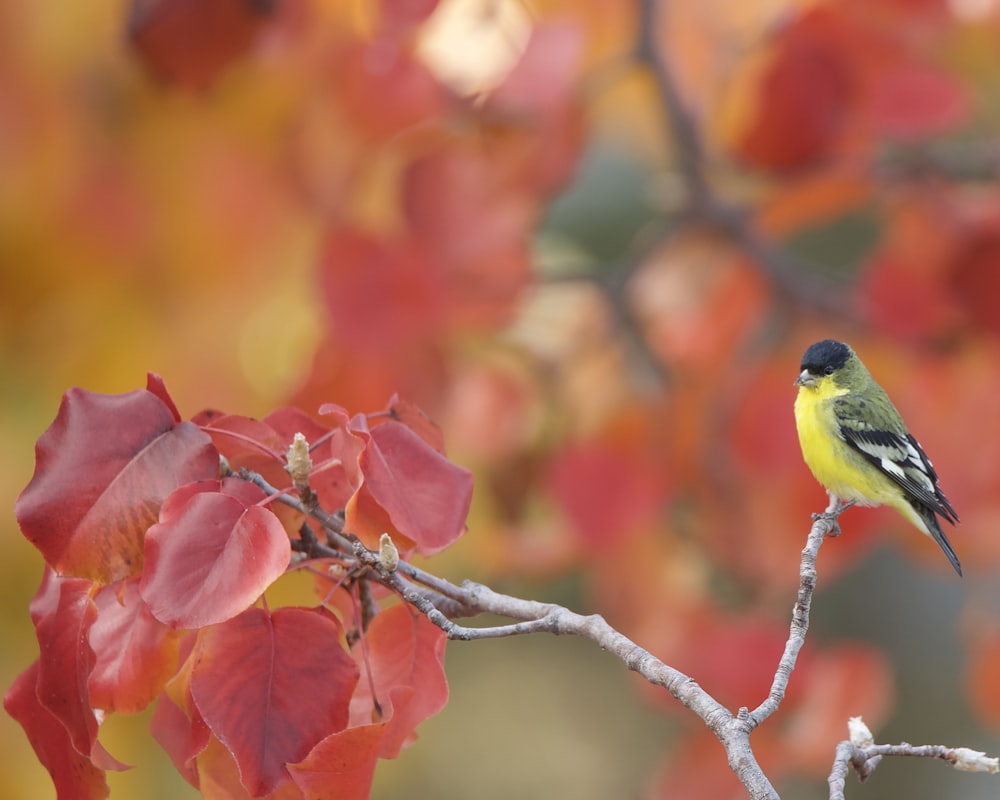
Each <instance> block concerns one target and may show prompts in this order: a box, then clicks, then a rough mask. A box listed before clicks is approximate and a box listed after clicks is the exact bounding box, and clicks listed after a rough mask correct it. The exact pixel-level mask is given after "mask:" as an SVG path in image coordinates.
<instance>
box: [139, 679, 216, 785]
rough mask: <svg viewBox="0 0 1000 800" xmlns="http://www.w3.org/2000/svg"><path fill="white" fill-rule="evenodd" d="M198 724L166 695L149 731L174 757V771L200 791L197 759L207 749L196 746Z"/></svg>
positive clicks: (157, 704)
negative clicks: (196, 726) (194, 726)
mask: <svg viewBox="0 0 1000 800" xmlns="http://www.w3.org/2000/svg"><path fill="white" fill-rule="evenodd" d="M199 722H200V724H201V726H202V728H204V730H205V732H206V733H207V732H208V729H207V728H206V727H205V724H204V722H201V721H200V718H199ZM193 725H194V723H193V722H192V720H190V719H188V717H187V715H186V714H185V713H184V711H183V710H182V709H181V708H180V706H178V705H177V704H176V703H174V701H173V700H171V699H170V698H169V697H168V696H167V695H166V694H162V695H160V698H159V700H158V701H157V703H156V709H155V710H154V711H153V718H152V720H151V721H150V723H149V731H150V733H152V734H153V738H154V739H156V741H157V742H159V744H160V747H162V748H163V749H164V751H166V753H167V755H168V756H170V760H171V761H173V762H174V767H175V768H176V769H177V771H178V772H179V773H180V774H181V777H183V778H184V780H186V781H187V782H188V783H190V784H191V785H192V786H194V787H195V788H196V789H197V788H198V770H197V769H196V768H195V767H194V765H193V764H192V761H193V760H194V758H195V757H196V756H197V755H198V753H200V752H201V751H202V750H203V749H204V745H202V746H201V748H198V747H196V746H195V744H194V741H195V734H194V732H193V730H192V728H193Z"/></svg>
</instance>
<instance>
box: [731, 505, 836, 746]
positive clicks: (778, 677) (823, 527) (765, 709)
mask: <svg viewBox="0 0 1000 800" xmlns="http://www.w3.org/2000/svg"><path fill="white" fill-rule="evenodd" d="M841 510H842V509H841V507H840V504H839V503H838V501H837V500H836V499H834V498H833V497H831V498H830V505H828V506H827V507H826V510H825V511H824V512H823V513H822V514H816V515H814V519H813V524H812V528H811V529H810V530H809V538H808V539H807V540H806V546H805V547H804V548H803V549H802V560H801V562H800V564H799V591H798V594H797V595H796V598H795V605H794V606H793V607H792V624H791V628H790V630H789V632H788V641H787V642H785V651H784V652H783V653H782V654H781V660H780V661H779V662H778V669H777V671H776V672H775V673H774V681H773V682H772V683H771V690H770V691H769V692H768V693H767V699H766V700H764V702H762V703H761V704H760V705H759V706H757V708H755V709H754V710H753V711H752V712H751V713H750V714H749V719H750V721H751V723H752V724H753V727H755V728H756V727H757V726H758V725H760V723H762V722H763V721H764V720H765V719H767V718H768V717H769V716H771V714H773V713H774V712H775V711H777V710H778V706H780V705H781V701H782V700H783V699H784V698H785V690H786V689H787V688H788V680H789V678H791V676H792V670H794V669H795V662H796V660H797V659H798V657H799V651H800V650H801V649H802V645H804V644H805V641H806V631H808V630H809V609H810V607H811V605H812V596H813V592H814V591H815V590H816V556H817V555H819V548H820V545H822V544H823V540H824V539H825V538H826V537H827V536H829V535H831V534H834V533H835V532H839V529H838V528H837V517H838V516H839V513H840V511H841Z"/></svg>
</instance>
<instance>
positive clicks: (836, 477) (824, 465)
mask: <svg viewBox="0 0 1000 800" xmlns="http://www.w3.org/2000/svg"><path fill="white" fill-rule="evenodd" d="M847 392H848V390H847V389H845V388H843V387H840V386H837V384H836V383H835V382H834V381H833V379H832V378H823V379H821V380H820V381H819V383H818V384H817V385H816V386H814V387H812V386H800V387H799V393H798V396H797V397H796V398H795V426H796V428H797V429H798V433H799V444H800V445H801V447H802V457H803V458H804V459H805V462H806V464H807V465H808V466H809V469H810V470H811V471H812V474H813V475H814V476H815V477H816V480H817V481H819V482H820V483H821V484H823V486H824V487H826V489H827V490H829V491H830V492H832V493H833V494H835V495H836V496H837V497H839V498H841V499H842V500H854V501H855V502H856V503H858V504H860V505H879V504H881V503H890V504H894V503H893V501H894V500H895V499H896V495H898V494H900V493H899V491H898V490H897V489H895V487H893V485H892V484H891V482H890V481H889V480H888V479H887V478H885V477H884V476H883V475H882V474H881V473H879V471H878V470H877V469H875V468H874V467H873V466H871V465H870V464H868V463H867V462H866V461H865V460H864V458H862V457H861V456H860V455H858V454H857V453H855V452H854V451H853V450H852V449H851V447H850V445H848V444H847V442H845V441H844V440H843V438H841V436H840V431H839V427H840V426H839V424H838V422H837V416H836V413H835V410H834V405H833V400H834V399H835V398H837V397H841V396H843V395H845V394H847Z"/></svg>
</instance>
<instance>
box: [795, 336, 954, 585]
mask: <svg viewBox="0 0 1000 800" xmlns="http://www.w3.org/2000/svg"><path fill="white" fill-rule="evenodd" d="M800 369H801V370H802V371H801V372H800V373H799V377H798V378H796V380H795V385H796V386H798V387H799V393H798V396H797V397H796V398H795V425H796V427H797V428H798V432H799V444H800V445H801V447H802V457H803V458H804V459H805V462H806V464H808V465H809V469H810V470H812V473H813V475H814V476H816V480H818V481H819V482H820V483H821V484H823V486H824V487H825V488H826V490H827V492H828V493H829V494H830V496H831V498H832V499H833V500H834V501H836V511H835V512H834V513H836V514H839V513H840V512H841V511H843V510H844V509H846V508H849V507H850V506H852V505H855V504H857V505H861V506H879V505H887V506H891V507H892V508H894V509H896V511H898V512H899V513H900V514H902V515H903V516H904V517H905V518H906V519H907V520H909V521H910V522H912V523H913V524H914V525H915V526H916V527H917V528H918V529H919V530H920V531H922V532H923V533H925V534H927V535H928V536H930V537H931V538H932V539H933V540H934V541H935V542H937V543H938V545H940V547H941V549H942V550H943V551H944V554H945V555H946V556H948V560H949V561H950V562H951V565H952V566H953V567H954V568H955V572H957V573H958V574H959V575H961V574H962V565H961V564H959V562H958V556H956V555H955V550H954V549H953V548H952V546H951V542H949V541H948V537H946V536H945V535H944V532H943V531H942V530H941V525H940V524H939V523H938V519H937V517H938V515H940V516H941V517H943V518H944V519H946V520H948V522H950V523H951V524H953V525H954V524H955V523H956V522H958V514H956V513H955V509H954V508H952V507H951V503H949V502H948V498H947V497H945V496H944V492H942V491H941V488H940V487H939V486H938V477H937V473H936V472H935V471H934V466H933V465H932V464H931V460H930V459H929V458H928V457H927V455H926V453H924V451H923V448H922V447H921V446H920V445H919V443H918V442H917V440H916V439H914V438H913V436H912V435H911V434H910V432H909V431H908V430H907V428H906V424H905V423H904V422H903V418H902V417H901V416H900V415H899V412H898V411H897V410H896V407H895V406H894V405H893V404H892V401H891V400H890V399H889V395H887V394H886V393H885V390H884V389H883V388H882V387H881V386H879V385H878V384H877V383H876V382H875V379H874V378H873V377H872V376H871V373H870V372H869V371H868V370H867V368H866V367H865V365H864V364H862V363H861V359H860V358H858V357H857V355H856V354H855V352H854V351H853V350H852V349H851V348H850V347H849V346H848V345H846V344H844V343H843V342H837V341H834V340H832V339H826V340H824V341H822V342H817V343H816V344H814V345H812V346H811V347H809V349H808V350H806V352H805V355H803V356H802V366H801V367H800Z"/></svg>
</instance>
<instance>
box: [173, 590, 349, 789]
mask: <svg viewBox="0 0 1000 800" xmlns="http://www.w3.org/2000/svg"><path fill="white" fill-rule="evenodd" d="M341 636H342V631H341V628H340V625H339V624H338V623H337V622H336V620H335V619H333V618H332V617H330V616H329V615H327V614H325V613H322V612H318V611H311V610H307V609H302V608H283V609H279V610H277V611H275V612H273V614H272V613H269V612H268V611H266V610H263V609H260V608H253V609H249V610H247V611H245V612H243V614H241V615H240V616H238V617H235V618H234V619H231V620H228V621H227V622H224V623H222V624H219V625H213V626H211V627H209V628H205V629H203V630H202V631H201V632H200V633H199V636H198V644H197V645H196V649H195V662H194V667H193V669H192V672H191V696H192V697H193V699H194V702H195V704H196V705H197V708H198V710H199V711H200V712H201V714H202V717H203V718H204V720H205V722H206V723H207V724H208V726H209V727H210V728H211V730H212V733H213V734H215V736H216V737H217V738H218V739H219V741H221V742H222V743H223V744H224V745H225V746H226V748H227V749H228V750H229V752H230V753H232V755H233V757H234V758H235V759H236V763H237V765H238V766H239V770H240V774H241V776H242V780H243V785H244V786H245V787H246V788H247V789H248V791H249V792H250V793H251V794H252V795H255V796H256V795H262V794H266V793H267V792H270V791H273V790H274V789H275V788H277V787H278V786H280V785H281V784H282V783H284V782H285V781H287V780H288V773H287V771H286V769H285V764H287V763H289V762H294V761H301V760H302V759H303V758H305V757H306V755H307V754H308V753H309V751H310V750H311V749H312V748H313V747H314V746H315V745H316V744H317V743H318V742H319V741H320V740H321V739H323V738H324V737H325V736H328V735H329V734H330V733H333V732H334V731H337V730H340V729H343V728H344V727H346V725H347V722H348V718H349V711H348V708H349V703H350V697H351V693H352V692H353V691H354V687H355V684H356V683H357V681H358V669H357V666H355V664H354V662H353V660H352V659H351V658H350V656H349V655H348V654H347V653H346V652H345V650H344V649H343V647H342V646H341V643H340V641H341Z"/></svg>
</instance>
